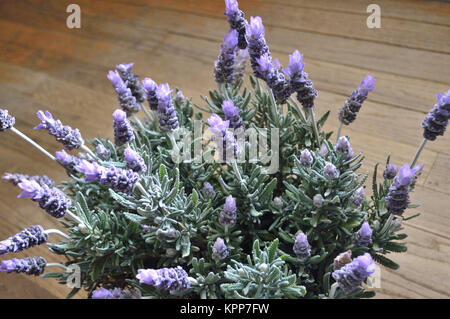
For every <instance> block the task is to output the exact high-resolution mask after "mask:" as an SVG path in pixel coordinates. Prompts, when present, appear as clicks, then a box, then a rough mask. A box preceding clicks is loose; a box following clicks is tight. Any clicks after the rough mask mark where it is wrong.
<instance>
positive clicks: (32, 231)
mask: <svg viewBox="0 0 450 319" xmlns="http://www.w3.org/2000/svg"><path fill="white" fill-rule="evenodd" d="M47 239H48V235H47V234H46V233H45V232H44V229H43V228H42V226H40V225H35V226H30V227H28V228H25V229H24V230H22V231H21V232H20V233H17V234H15V235H14V236H12V237H9V238H8V239H5V240H3V241H0V255H3V254H7V253H17V252H19V251H22V250H25V249H28V248H30V247H33V246H36V245H40V244H42V243H45V242H46V241H47Z"/></svg>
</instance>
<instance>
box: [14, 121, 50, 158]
mask: <svg viewBox="0 0 450 319" xmlns="http://www.w3.org/2000/svg"><path fill="white" fill-rule="evenodd" d="M10 130H11V131H12V132H14V133H15V134H16V135H18V136H19V137H21V138H23V139H24V140H25V141H27V142H28V143H30V144H31V145H33V146H34V147H36V148H37V149H38V150H40V151H41V152H42V153H44V154H45V155H46V156H48V157H49V158H50V159H51V160H52V161H56V158H55V157H54V156H53V155H52V154H50V153H49V152H47V151H46V150H45V149H44V148H43V147H42V146H40V145H39V144H38V143H36V142H35V141H33V140H32V139H31V138H29V137H28V136H26V135H25V134H23V133H22V132H21V131H19V130H18V129H16V128H15V127H11V128H10Z"/></svg>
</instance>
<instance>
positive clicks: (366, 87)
mask: <svg viewBox="0 0 450 319" xmlns="http://www.w3.org/2000/svg"><path fill="white" fill-rule="evenodd" d="M374 83H375V79H374V77H373V76H371V75H370V74H367V76H366V77H365V78H364V79H363V80H362V81H361V84H360V86H359V88H358V89H356V90H354V91H353V92H352V95H351V96H350V97H349V98H348V99H347V101H346V102H345V104H344V106H343V107H341V108H340V109H339V120H340V121H341V122H342V123H343V124H345V125H349V124H350V123H352V122H353V121H354V120H355V119H356V115H358V112H359V110H360V109H361V106H362V104H363V102H364V101H365V100H366V98H367V94H368V93H369V92H370V91H372V90H374V89H375V86H374Z"/></svg>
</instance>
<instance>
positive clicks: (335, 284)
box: [328, 282, 339, 299]
mask: <svg viewBox="0 0 450 319" xmlns="http://www.w3.org/2000/svg"><path fill="white" fill-rule="evenodd" d="M338 286H339V284H338V283H337V282H335V283H334V284H332V285H331V288H330V293H329V294H328V296H329V297H330V298H331V299H334V295H335V294H336V290H337V288H338Z"/></svg>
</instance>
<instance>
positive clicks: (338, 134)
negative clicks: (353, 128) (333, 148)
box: [336, 120, 343, 143]
mask: <svg viewBox="0 0 450 319" xmlns="http://www.w3.org/2000/svg"><path fill="white" fill-rule="evenodd" d="M342 124H343V123H342V121H341V120H339V126H338V129H337V132H336V143H337V141H338V140H339V138H340V137H341V130H342Z"/></svg>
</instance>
